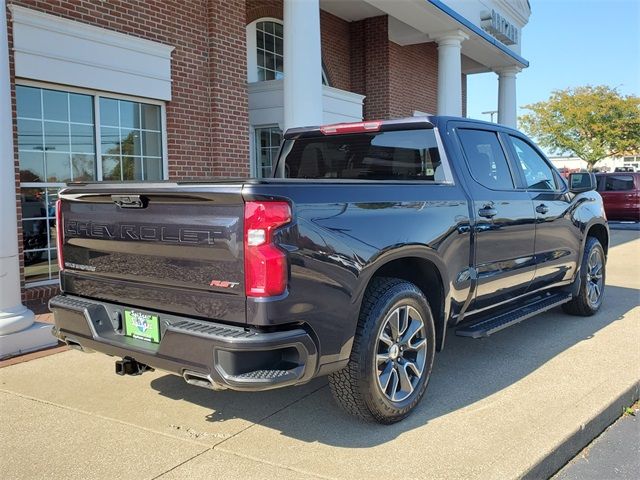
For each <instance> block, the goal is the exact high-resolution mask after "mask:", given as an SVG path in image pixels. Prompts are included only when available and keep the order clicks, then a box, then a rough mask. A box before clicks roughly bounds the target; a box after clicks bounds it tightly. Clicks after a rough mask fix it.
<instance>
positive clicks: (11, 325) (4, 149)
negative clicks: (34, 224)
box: [0, 0, 56, 358]
mask: <svg viewBox="0 0 640 480" xmlns="http://www.w3.org/2000/svg"><path fill="white" fill-rule="evenodd" d="M0 125H2V127H1V128H0V225H2V228H1V229H0V358H2V357H4V356H7V355H12V354H15V353H18V352H21V351H27V350H34V349H37V348H39V347H41V346H47V345H52V344H55V343H56V341H55V339H54V338H53V337H52V336H51V333H50V330H51V326H50V325H46V326H44V327H43V326H42V325H43V324H34V315H33V312H32V311H31V310H29V309H27V308H26V307H25V306H24V305H22V300H21V297H20V264H19V259H18V230H17V221H18V216H17V214H16V187H15V168H14V157H13V130H12V128H11V125H13V120H12V114H11V79H10V77H9V49H8V38H7V10H6V2H5V0H0Z"/></svg>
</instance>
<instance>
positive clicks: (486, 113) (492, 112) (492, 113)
mask: <svg viewBox="0 0 640 480" xmlns="http://www.w3.org/2000/svg"><path fill="white" fill-rule="evenodd" d="M480 113H482V115H491V120H490V121H491V122H492V123H493V116H494V115H495V114H496V113H498V110H487V111H486V112H480Z"/></svg>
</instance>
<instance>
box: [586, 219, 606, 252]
mask: <svg viewBox="0 0 640 480" xmlns="http://www.w3.org/2000/svg"><path fill="white" fill-rule="evenodd" d="M586 232H587V233H586V235H585V236H584V239H583V240H582V251H583V252H584V247H585V245H586V243H587V238H588V237H595V238H597V239H598V241H599V242H600V245H602V248H603V249H604V254H605V256H606V255H607V254H608V253H609V229H608V228H607V226H606V225H605V224H604V223H599V222H597V223H593V224H591V225H590V226H589V227H588V228H587V230H586Z"/></svg>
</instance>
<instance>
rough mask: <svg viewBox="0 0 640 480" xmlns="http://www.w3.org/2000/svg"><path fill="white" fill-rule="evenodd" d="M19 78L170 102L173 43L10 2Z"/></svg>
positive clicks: (16, 69) (16, 66) (16, 67)
mask: <svg viewBox="0 0 640 480" xmlns="http://www.w3.org/2000/svg"><path fill="white" fill-rule="evenodd" d="M9 8H10V10H11V14H12V18H13V47H14V51H15V72H16V77H18V78H28V79H32V80H40V81H44V82H51V83H58V84H63V85H70V86H74V87H84V88H90V89H93V90H102V91H106V92H114V93H120V94H126V95H135V96H139V97H145V98H152V99H157V100H171V52H172V51H173V47H171V46H168V45H164V44H162V43H158V42H152V41H150V40H144V39H141V38H138V37H133V36H131V35H125V34H122V33H118V32H113V31H111V30H107V29H105V28H100V27H95V26H93V25H87V24H85V23H81V22H76V21H73V20H67V19H64V18H60V17H57V16H54V15H49V14H46V13H41V12H36V11H34V10H30V9H28V8H24V7H19V6H15V5H12V6H10V7H9Z"/></svg>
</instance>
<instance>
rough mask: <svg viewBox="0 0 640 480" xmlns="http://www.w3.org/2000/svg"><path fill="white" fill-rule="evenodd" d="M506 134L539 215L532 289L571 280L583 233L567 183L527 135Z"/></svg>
mask: <svg viewBox="0 0 640 480" xmlns="http://www.w3.org/2000/svg"><path fill="white" fill-rule="evenodd" d="M504 137H505V143H508V144H509V147H510V149H511V154H512V156H513V159H514V162H513V163H515V164H516V165H517V169H518V171H519V173H520V175H521V182H522V186H523V187H524V188H526V189H527V191H528V193H529V196H530V198H531V201H532V203H533V208H534V210H535V215H536V239H535V247H534V251H535V261H536V273H535V277H534V280H533V282H532V283H531V286H530V287H529V291H530V292H533V291H535V290H539V289H541V288H547V287H552V286H555V285H558V284H562V283H568V282H570V281H571V280H572V279H573V276H574V275H575V272H576V269H577V267H578V262H579V255H580V247H581V235H580V234H579V233H578V227H577V226H576V225H574V224H573V222H572V220H571V215H570V213H569V209H570V208H571V197H570V194H569V190H568V188H567V185H566V184H565V182H564V181H563V180H562V179H561V178H560V175H558V173H557V172H555V171H554V169H553V168H552V167H551V165H550V164H549V163H548V161H547V160H546V159H545V157H544V155H543V154H542V152H540V151H539V150H538V149H537V148H536V147H535V146H534V145H533V144H532V143H531V142H530V141H529V140H528V139H527V138H526V137H524V136H519V135H514V134H511V133H510V134H507V135H504Z"/></svg>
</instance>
